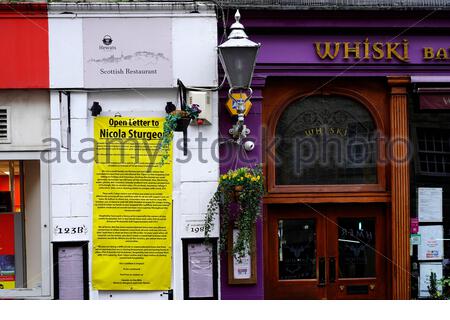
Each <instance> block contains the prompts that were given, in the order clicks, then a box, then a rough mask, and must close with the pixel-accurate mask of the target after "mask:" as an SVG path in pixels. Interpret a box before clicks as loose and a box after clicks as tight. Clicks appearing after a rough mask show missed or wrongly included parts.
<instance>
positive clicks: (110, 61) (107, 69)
mask: <svg viewBox="0 0 450 320" xmlns="http://www.w3.org/2000/svg"><path fill="white" fill-rule="evenodd" d="M171 39H172V20H171V19H169V18H133V19H126V18H88V19H84V20H83V42H84V43H83V48H84V86H85V87H86V88H155V87H156V88H162V87H172V84H173V79H172V78H173V75H172V40H171ZM188 49H189V48H186V50H188Z"/></svg>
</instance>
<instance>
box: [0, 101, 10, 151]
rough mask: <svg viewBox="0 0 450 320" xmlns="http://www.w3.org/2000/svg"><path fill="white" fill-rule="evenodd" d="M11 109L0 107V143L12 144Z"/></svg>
mask: <svg viewBox="0 0 450 320" xmlns="http://www.w3.org/2000/svg"><path fill="white" fill-rule="evenodd" d="M9 129H10V128H9V108H7V107H0V143H10V142H11V139H10V136H9V132H10V130H9Z"/></svg>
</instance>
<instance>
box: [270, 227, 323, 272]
mask: <svg viewBox="0 0 450 320" xmlns="http://www.w3.org/2000/svg"><path fill="white" fill-rule="evenodd" d="M278 245H279V247H278V248H279V249H278V254H279V257H278V268H279V278H280V280H289V279H314V278H316V223H315V221H314V220H313V219H301V220H279V221H278Z"/></svg>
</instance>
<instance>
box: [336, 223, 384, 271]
mask: <svg viewBox="0 0 450 320" xmlns="http://www.w3.org/2000/svg"><path fill="white" fill-rule="evenodd" d="M338 226H339V227H338V235H339V237H338V242H339V244H338V247H339V277H340V278H367V277H374V276H375V254H376V253H375V219H371V218H370V219H369V218H365V219H357V218H340V219H338Z"/></svg>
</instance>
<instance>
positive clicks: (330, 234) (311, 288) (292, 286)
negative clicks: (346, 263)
mask: <svg viewBox="0 0 450 320" xmlns="http://www.w3.org/2000/svg"><path fill="white" fill-rule="evenodd" d="M296 206H297V207H296ZM363 206H364V205H362V204H359V205H357V206H356V209H355V206H354V205H353V204H337V205H330V204H323V205H319V207H317V206H316V207H311V206H308V205H302V204H279V205H276V204H275V205H271V206H266V210H268V215H267V220H266V223H265V225H266V227H267V233H266V234H267V236H268V237H270V235H273V234H274V232H276V230H277V228H278V226H277V222H278V221H279V220H280V219H286V220H296V219H309V218H313V219H315V220H316V233H317V236H316V259H320V258H324V259H325V262H324V263H325V267H324V269H325V270H323V272H324V273H323V276H324V277H325V283H324V285H320V283H319V281H320V279H319V264H320V262H319V261H317V262H316V275H317V277H316V278H314V279H304V280H303V279H298V280H279V273H278V272H279V269H278V254H279V251H278V250H279V242H278V238H276V239H275V238H274V237H271V240H272V241H270V242H269V243H268V246H267V254H268V255H267V256H266V259H265V260H266V261H267V264H266V265H267V268H266V273H267V274H266V277H265V279H266V282H265V296H266V298H268V299H292V298H294V299H386V298H387V296H388V290H387V287H388V286H387V284H386V279H388V277H389V275H388V273H387V270H388V261H387V260H388V258H387V251H388V248H387V242H388V241H387V240H388V239H386V234H387V231H388V228H387V226H386V222H387V217H386V212H387V207H386V206H385V205H382V204H378V205H376V206H375V205H374V206H372V207H370V208H369V210H366V209H364V207H363ZM361 209H363V210H365V211H362V210H361ZM276 210H278V212H274V211H276ZM318 212H320V213H323V215H324V216H317V215H318ZM341 217H342V218H352V217H354V218H364V217H376V219H377V222H376V225H375V232H376V236H375V241H376V245H375V246H376V248H377V250H378V252H377V254H381V255H382V256H381V257H380V256H377V259H376V265H375V267H376V272H377V274H376V276H375V277H367V278H354V279H352V278H348V279H340V278H339V255H338V250H339V249H338V242H337V239H338V234H336V231H337V225H336V227H331V228H330V226H331V225H332V224H337V219H338V218H341ZM380 235H381V236H380ZM275 237H276V236H275ZM330 257H334V258H335V259H336V260H335V281H334V282H333V284H331V283H330V264H329V261H330ZM368 282H370V283H369V284H368ZM371 284H375V285H376V286H375V288H374V289H372V288H370V289H368V290H370V291H369V293H368V294H360V295H357V294H355V295H351V294H346V293H345V292H346V291H344V290H346V287H347V286H348V285H368V286H369V285H371ZM340 286H344V288H345V289H341V288H340ZM372 290H373V292H372Z"/></svg>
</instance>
